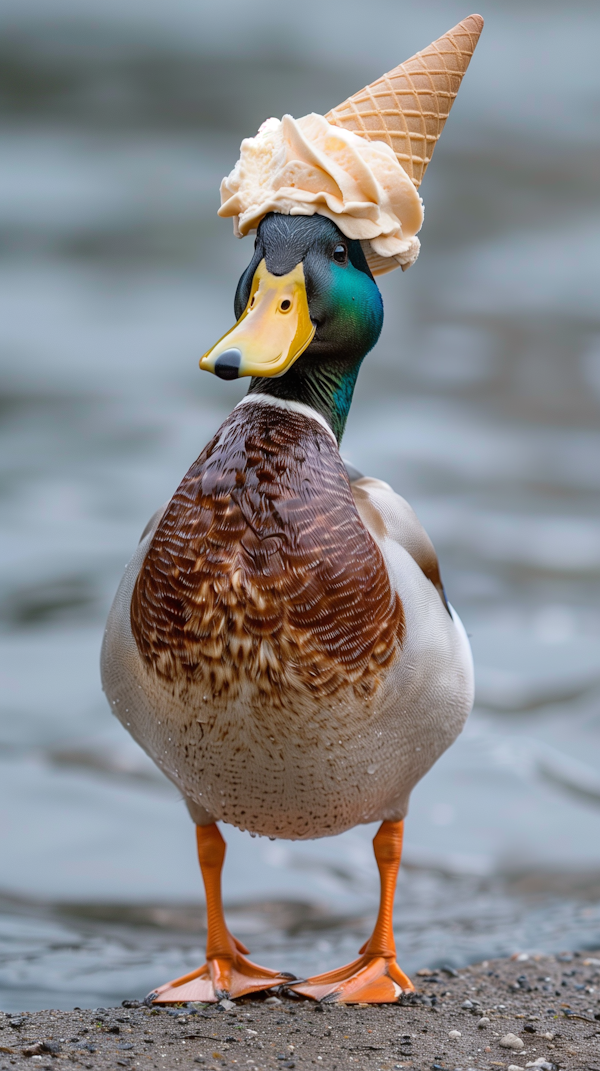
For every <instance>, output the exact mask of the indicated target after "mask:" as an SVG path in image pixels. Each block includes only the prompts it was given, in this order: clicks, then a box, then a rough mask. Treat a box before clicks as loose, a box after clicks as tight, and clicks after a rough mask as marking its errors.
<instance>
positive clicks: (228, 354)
mask: <svg viewBox="0 0 600 1071" xmlns="http://www.w3.org/2000/svg"><path fill="white" fill-rule="evenodd" d="M241 363H242V354H241V351H240V350H238V349H230V350H225V353H222V354H221V355H220V357H217V359H216V361H215V375H216V376H218V377H219V379H237V377H238V372H239V370H240V365H241Z"/></svg>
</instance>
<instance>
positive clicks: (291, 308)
mask: <svg viewBox="0 0 600 1071" xmlns="http://www.w3.org/2000/svg"><path fill="white" fill-rule="evenodd" d="M314 333H315V326H314V324H313V323H312V322H311V319H310V314H309V311H308V298H307V297H306V285H305V282H304V268H303V266H302V264H297V265H296V267H295V268H294V270H293V271H291V272H289V273H288V274H287V275H271V273H270V272H269V271H267V265H266V263H265V261H264V259H263V260H261V262H260V264H259V265H258V268H257V269H256V271H255V273H254V278H253V280H252V289H251V291H250V297H249V299H248V304H247V305H246V308H245V309H244V311H243V313H242V315H241V316H240V318H239V320H238V322H237V323H236V325H235V327H232V329H231V331H228V332H227V334H226V335H223V338H221V339H219V341H218V342H217V344H216V346H213V348H212V349H210V350H208V352H207V353H205V354H204V357H201V358H200V368H202V369H203V370H204V371H205V372H214V374H215V375H216V376H219V377H220V378H221V379H238V378H239V377H240V376H280V375H282V373H283V372H285V371H286V370H287V369H288V368H289V367H290V366H291V365H292V364H293V363H294V361H295V360H296V359H297V358H298V357H299V356H300V354H301V353H303V352H304V350H305V349H306V347H307V346H309V345H310V343H311V342H312V339H313V335H314Z"/></svg>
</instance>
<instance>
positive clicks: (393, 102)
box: [326, 15, 483, 189]
mask: <svg viewBox="0 0 600 1071" xmlns="http://www.w3.org/2000/svg"><path fill="white" fill-rule="evenodd" d="M482 29H483V19H482V18H481V15H469V17H468V18H466V19H463V21H462V22H459V23H458V26H455V27H454V29H452V30H449V31H448V33H446V34H444V36H443V37H440V38H438V40H437V41H434V42H433V44H431V45H429V47H428V48H424V49H423V51H422V52H417V54H416V56H413V57H412V58H411V59H409V60H406V62H405V63H401V64H400V66H399V67H395V68H394V70H393V71H390V72H389V73H388V74H384V75H383V76H382V77H381V78H378V79H377V81H376V82H372V83H371V85H370V86H366V87H365V88H364V89H361V90H360V92H359V93H355V94H354V96H353V97H349V98H348V100H346V101H344V103H343V104H340V105H339V106H338V107H337V108H333V109H332V110H331V111H330V112H329V114H328V115H327V116H326V118H327V119H328V121H329V122H330V123H332V124H333V125H334V126H341V127H345V128H346V129H347V130H353V131H354V132H355V133H356V134H362V136H363V137H365V138H368V139H369V141H385V142H387V144H388V145H390V146H391V148H392V149H393V150H394V152H395V153H396V156H397V157H398V160H399V162H400V164H401V165H402V167H403V168H404V170H405V171H406V173H407V174H408V175H410V177H411V178H412V180H413V182H414V184H415V186H416V187H417V189H418V188H419V186H420V184H421V181H422V179H423V175H424V174H425V169H426V167H427V164H428V163H429V161H430V160H431V156H432V153H433V150H434V149H435V146H436V142H437V140H438V138H439V136H440V134H441V132H442V130H443V129H444V123H445V122H446V119H447V118H448V114H449V112H450V109H451V107H452V105H453V103H454V98H455V96H456V94H457V93H458V90H459V88H460V83H461V81H462V77H463V75H464V73H465V71H466V69H467V67H468V66H469V61H470V59H471V56H472V55H473V52H474V51H475V46H476V44H477V42H478V40H479V35H480V33H481V31H482Z"/></svg>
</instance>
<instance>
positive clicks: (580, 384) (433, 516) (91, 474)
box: [0, 0, 600, 1008]
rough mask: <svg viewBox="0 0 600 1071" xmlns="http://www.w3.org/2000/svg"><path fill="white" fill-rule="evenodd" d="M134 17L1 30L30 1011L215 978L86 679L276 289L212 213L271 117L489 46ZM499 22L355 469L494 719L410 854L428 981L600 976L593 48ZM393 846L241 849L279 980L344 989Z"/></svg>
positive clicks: (10, 797)
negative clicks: (419, 539) (185, 979)
mask: <svg viewBox="0 0 600 1071" xmlns="http://www.w3.org/2000/svg"><path fill="white" fill-rule="evenodd" d="M123 7H124V6H123V5H122V4H117V3H116V2H115V3H114V4H112V3H108V2H105V3H103V4H102V5H100V4H99V3H96V0H89V2H88V3H86V4H81V3H77V4H75V3H72V4H70V3H69V2H68V0H52V2H51V3H50V4H48V3H47V2H44V3H41V0H40V2H39V3H36V2H34V0H19V3H18V4H17V3H16V2H12V0H11V2H9V3H5V5H4V8H3V13H2V15H1V16H0V18H1V20H2V37H1V42H2V43H1V44H0V106H1V111H0V137H1V140H2V160H3V168H2V174H1V176H0V223H1V225H2V231H3V235H4V240H3V244H2V247H1V249H0V283H1V287H0V306H1V310H0V444H1V449H0V501H1V506H2V509H1V522H0V523H1V528H0V540H1V547H2V552H1V557H0V594H1V597H2V601H1V607H0V627H1V634H0V681H1V683H2V689H1V703H2V706H1V711H0V859H1V863H0V893H1V894H2V895H1V896H0V994H1V995H0V1003H1V1004H2V1006H3V1007H5V1008H24V1007H39V1006H43V1005H48V1004H50V1005H53V1006H72V1005H73V1004H78V1005H80V1006H84V1005H92V1006H94V1005H97V1004H103V1003H108V1002H111V1001H117V1000H120V999H122V998H123V997H125V996H130V995H132V994H133V995H139V994H140V993H141V992H143V991H145V990H147V989H149V988H150V987H151V986H153V985H155V984H156V983H157V982H161V981H164V980H165V979H166V978H167V977H170V976H173V975H175V974H177V973H179V972H180V971H182V970H183V969H185V968H186V967H187V966H188V965H194V964H195V963H196V962H197V959H198V957H199V956H200V954H201V952H200V948H201V944H202V930H201V927H202V919H201V912H200V910H199V909H198V910H196V908H195V907H194V905H195V904H196V903H199V902H200V898H201V890H200V880H199V875H198V874H197V870H196V864H195V859H194V851H193V829H192V826H191V824H190V822H189V819H188V818H187V815H186V813H185V810H184V807H183V805H182V804H181V802H180V800H179V799H178V797H177V794H176V793H175V791H174V789H173V788H172V787H171V786H170V785H169V784H168V783H167V782H165V780H164V779H163V778H162V775H160V774H159V773H158V771H157V770H156V769H155V768H154V767H153V766H152V764H151V763H150V762H149V760H147V759H146V758H145V756H144V755H143V754H142V753H141V752H140V751H139V750H138V749H137V747H136V746H135V745H134V744H133V742H132V741H131V740H130V739H129V738H128V737H127V735H126V734H125V733H124V731H123V729H122V728H121V727H120V725H118V724H117V723H116V722H114V721H113V720H112V719H111V717H110V714H109V711H108V707H107V705H106V703H105V700H104V698H103V696H102V693H101V691H100V685H99V678H98V666H97V664H98V651H99V647H100V642H101V636H102V629H103V623H104V620H105V616H106V613H107V610H108V606H109V604H110V601H111V598H112V595H113V593H114V590H115V588H116V585H117V583H118V580H119V577H120V575H121V572H122V569H123V567H124V565H125V563H126V561H127V559H128V557H129V555H130V553H131V551H132V548H133V547H134V545H135V543H136V542H137V539H138V537H139V534H140V532H141V530H142V528H143V527H144V525H145V523H146V520H147V519H148V517H149V516H150V514H151V513H152V512H153V511H154V509H155V508H156V507H157V506H158V505H159V504H160V503H162V502H163V501H165V500H166V499H167V498H168V497H169V496H170V495H171V494H172V492H173V490H174V488H175V487H176V486H177V483H178V482H179V480H180V478H181V476H182V474H183V473H184V472H185V471H186V469H187V467H188V466H189V464H190V462H191V461H192V460H193V459H194V458H195V457H196V456H197V454H198V453H199V451H200V449H201V448H202V446H203V445H204V444H205V442H206V441H207V439H208V438H209V437H210V435H211V434H212V433H213V431H214V430H215V429H216V427H217V426H218V424H219V423H220V421H221V420H222V419H223V418H224V416H225V415H226V414H227V413H228V412H229V410H230V409H231V407H232V406H233V405H234V404H235V402H236V401H237V400H238V399H239V397H240V396H241V394H242V393H243V389H244V388H243V385H242V387H241V388H240V387H239V386H238V385H235V384H223V383H220V382H219V381H217V380H216V379H214V377H211V376H205V375H201V374H200V373H199V371H198V368H197V362H198V357H199V355H200V354H201V353H202V352H204V350H205V349H207V348H208V346H209V345H210V344H211V342H213V341H214V339H215V338H218V337H219V336H220V335H221V334H223V332H224V331H225V330H226V329H227V327H228V326H230V324H231V322H232V298H233V292H234V288H235V283H236V281H237V278H238V276H239V274H240V272H241V270H242V269H243V267H245V264H246V262H247V260H248V258H249V256H250V253H249V247H248V246H247V245H246V243H244V242H236V241H234V239H233V238H232V236H231V231H230V225H229V223H228V222H224V221H220V220H217V219H216V218H215V212H216V207H217V190H218V183H219V180H220V178H221V176H222V174H223V173H225V172H226V171H228V170H229V168H230V167H231V166H232V164H233V162H234V161H235V159H236V156H237V147H238V145H239V141H240V138H241V137H243V136H245V135H247V134H250V133H252V132H253V131H254V130H255V129H256V128H257V126H258V124H259V123H260V122H261V121H262V120H263V119H264V118H265V117H266V116H267V115H269V114H277V115H280V114H281V113H282V112H284V111H286V110H288V111H290V112H292V113H293V114H296V115H301V114H303V113H305V112H306V111H308V110H310V109H311V108H312V109H315V110H318V111H326V110H327V109H328V108H329V107H330V106H331V105H332V104H335V103H336V102H337V101H339V100H341V99H343V98H344V97H345V96H346V95H347V94H348V93H349V92H351V91H353V90H354V89H356V88H357V87H358V86H359V85H361V84H363V83H364V82H365V81H367V80H370V79H372V78H374V77H376V76H377V75H378V74H379V73H380V72H381V71H382V70H384V69H388V68H389V67H391V66H393V65H394V64H395V63H396V62H398V60H399V59H401V58H403V57H404V56H405V55H407V54H409V53H410V52H411V51H415V50H416V49H417V48H419V47H422V46H423V45H424V44H426V43H427V42H428V41H429V40H430V39H432V38H433V37H435V36H437V35H438V34H439V33H441V32H443V31H444V30H445V29H446V28H447V27H448V26H450V25H452V24H453V23H454V22H455V21H457V20H458V19H459V18H461V17H463V16H464V14H465V13H466V11H464V10H463V9H462V8H459V7H457V6H456V5H455V4H454V3H450V2H447V3H437V4H431V5H428V10H427V12H422V11H417V6H416V5H413V4H408V3H400V4H397V5H394V6H392V5H389V4H388V3H386V2H385V0H376V2H373V3H372V4H371V5H370V8H369V11H370V16H369V17H370V20H371V22H370V29H372V30H373V32H372V40H370V41H369V45H368V47H365V35H364V33H363V32H362V30H361V18H363V15H362V14H361V12H362V8H359V6H358V5H355V4H353V3H348V2H346V3H344V4H343V5H342V4H341V3H338V2H337V0H332V2H331V3H330V4H329V5H328V6H327V7H326V9H325V11H323V6H322V5H317V4H316V2H314V0H310V2H307V3H305V4H304V5H303V10H304V11H305V13H306V16H305V18H304V20H303V21H302V22H301V23H299V24H296V23H294V26H293V32H292V28H291V26H290V24H289V22H288V21H287V18H288V16H287V15H286V14H280V13H279V8H278V7H277V6H276V5H275V4H271V3H267V2H263V3H259V4H258V5H252V9H251V11H252V18H250V16H249V14H248V12H249V11H250V8H249V6H248V5H243V4H241V2H240V3H238V2H237V0H236V2H235V3H233V4H231V5H230V7H231V25H235V30H236V32H235V34H233V33H232V32H231V29H230V27H228V26H223V25H221V24H220V23H219V21H218V20H217V19H216V18H215V15H214V13H213V11H212V8H211V7H210V6H209V5H208V4H207V3H206V4H205V3H194V4H192V3H189V4H188V3H186V2H185V0H178V2H172V3H171V4H169V5H167V6H166V7H165V6H164V5H161V4H154V3H150V2H147V3H145V4H144V5H142V4H141V3H138V2H137V0H135V2H134V0H131V2H130V3H129V4H128V5H126V6H125V7H126V16H125V15H124V14H123ZM482 13H483V14H484V16H485V17H486V21H487V25H486V29H485V31H484V36H483V38H482V41H481V44H480V46H479V49H478V51H477V53H476V55H475V59H474V61H473V65H472V68H471V70H470V71H469V73H468V75H467V78H466V80H465V82H464V85H463V88H462V90H461V95H460V96H459V99H458V103H457V105H456V108H455V110H454V112H453V113H452V117H451V119H450V121H449V123H448V127H447V130H446V133H445V134H444V138H443V139H442V142H441V144H440V146H439V148H438V149H437V150H436V156H435V159H434V162H433V165H432V167H431V169H430V172H428V175H427V178H426V181H425V183H424V185H423V191H422V192H423V196H424V200H425V204H426V224H425V228H424V231H423V251H422V255H421V258H420V260H419V262H418V265H417V266H416V267H415V268H413V269H412V270H411V271H410V272H408V273H406V274H404V275H401V274H400V273H394V274H392V275H391V276H388V277H386V278H384V279H383V280H382V282H381V288H382V291H383V295H384V302H385V309H386V323H385V328H384V333H383V336H382V339H381V341H380V343H379V345H378V347H377V349H376V351H375V352H374V353H373V354H372V355H370V356H369V358H368V360H367V362H365V366H364V368H363V371H362V373H361V377H360V380H359V386H358V389H357V394H356V400H355V403H354V406H353V409H352V413H351V417H350V421H349V425H348V431H347V435H346V438H345V441H344V454H345V456H347V457H349V458H350V459H351V460H352V461H353V462H354V464H356V466H357V467H358V468H360V469H361V470H362V471H364V472H366V473H369V474H372V475H376V476H379V477H381V478H383V479H386V480H388V481H389V482H390V483H392V484H393V485H394V487H395V488H396V489H397V490H398V491H399V492H401V493H402V494H403V495H405V496H406V497H407V498H408V499H409V500H410V501H411V503H412V504H413V505H414V506H415V508H416V510H417V512H418V514H419V516H420V517H421V519H422V520H423V522H424V523H425V525H426V527H427V529H428V530H429V532H430V534H431V536H432V538H433V540H434V542H435V544H436V547H437V549H438V552H439V556H440V560H441V564H442V571H443V575H444V580H445V583H446V587H447V589H448V591H449V594H450V597H451V599H452V602H453V603H454V604H455V605H456V606H457V608H458V609H459V611H460V613H461V616H462V617H463V620H464V621H465V623H466V625H467V628H468V631H469V633H470V634H471V637H472V645H473V650H474V655H475V662H476V671H477V706H476V710H475V712H474V714H473V716H472V718H471V719H470V721H469V724H468V726H467V729H466V730H465V732H464V734H463V735H462V737H461V738H460V740H459V741H458V742H457V743H456V745H455V746H454V747H453V748H452V749H451V751H450V752H448V753H447V754H446V755H445V756H444V757H443V758H442V760H441V761H440V762H439V763H438V764H437V766H436V767H435V768H434V769H433V770H432V771H431V773H430V774H429V775H428V776H427V777H426V778H425V779H424V781H423V782H422V783H421V784H420V785H419V786H418V787H417V789H416V790H415V792H414V794H413V800H412V809H411V814H410V817H409V819H408V821H407V830H406V837H407V844H406V853H405V859H406V863H407V866H406V868H405V870H404V871H403V874H402V877H401V881H400V884H399V893H398V919H397V922H398V942H399V947H400V949H401V950H402V951H401V955H402V963H403V965H404V966H406V967H407V968H408V969H409V970H413V969H415V968H417V967H419V966H422V965H433V964H434V963H435V962H438V963H439V962H442V961H443V962H453V963H460V962H465V961H466V960H468V959H474V958H477V957H481V956H485V955H492V954H493V953H495V952H502V951H510V952H512V951H514V950H515V949H522V948H532V949H533V948H553V949H555V950H556V949H559V948H561V947H564V946H567V945H573V946H577V945H581V946H587V947H590V946H593V945H594V944H596V945H600V907H599V901H600V748H599V743H600V703H599V699H600V600H599V598H598V596H599V594H600V512H599V509H598V504H599V491H600V466H599V465H598V457H599V456H600V431H599V424H598V416H599V411H600V315H599V312H598V300H597V293H598V278H599V275H600V241H599V237H600V202H599V200H598V184H597V177H598V174H599V173H600V137H599V134H600V131H599V128H598V120H597V112H598V107H597V106H598V100H599V98H600V76H599V75H598V68H597V64H595V63H594V53H593V47H594V40H597V39H598V33H599V31H600V11H599V10H598V9H597V7H595V6H594V5H589V6H588V5H585V4H574V5H571V6H570V8H569V12H568V13H567V12H566V11H562V10H561V9H560V8H559V7H558V6H554V5H548V4H541V3H540V4H535V3H529V4H527V3H526V4H522V5H519V8H518V10H517V9H515V8H514V6H513V5H512V4H509V3H506V4H504V3H501V2H495V3H493V2H491V0H490V2H489V3H484V4H483V6H482ZM317 14H318V19H317ZM317 22H318V25H319V32H318V33H315V29H314V27H315V26H316V25H317ZM379 24H383V25H385V26H386V27H389V28H390V33H379V32H375V31H376V28H377V27H378V26H379ZM392 30H393V32H391V31H392ZM333 41H335V48H332V42H333ZM588 53H589V54H588ZM565 56H567V57H577V62H574V60H573V58H570V59H569V61H568V65H567V66H568V78H567V77H566V76H565V74H564V71H565V63H566V62H567V61H566V60H565V59H564V57H565ZM507 73H508V74H509V75H510V77H507ZM372 835H373V830H372V829H371V828H362V829H358V830H354V831H352V832H350V833H348V834H345V835H344V836H343V837H339V838H335V839H334V840H332V841H320V842H313V843H309V844H296V845H291V844H288V843H285V842H281V843H279V842H277V843H270V842H269V841H265V840H261V839H256V840H252V839H250V838H249V837H247V836H245V835H242V834H240V833H238V832H237V831H235V830H229V829H228V830H227V831H226V836H227V839H228V842H229V845H230V847H229V855H228V861H227V867H226V873H225V892H226V899H227V901H228V902H229V903H230V904H231V905H232V916H231V917H232V923H234V924H235V926H236V928H237V930H238V931H239V933H240V936H242V937H244V936H245V935H248V936H249V937H250V939H251V941H252V948H253V953H254V954H255V955H258V954H260V955H262V957H263V959H264V960H265V962H268V963H273V965H275V964H277V965H278V966H280V967H281V966H283V967H287V968H288V969H291V970H296V971H297V972H299V973H302V972H304V971H307V970H311V969H315V968H322V967H325V966H327V965H334V964H335V963H336V961H337V960H339V957H340V955H342V956H346V957H347V956H348V955H350V954H351V953H353V952H354V950H355V948H356V943H357V940H358V938H359V936H360V934H363V933H365V932H366V931H367V928H368V925H369V919H370V918H371V916H372V913H373V910H374V907H375V904H376V898H377V883H376V877H375V867H374V864H373V861H372V858H371V852H370V844H369V841H370V838H371V837H372Z"/></svg>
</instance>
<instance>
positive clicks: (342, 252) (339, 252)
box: [333, 242, 348, 264]
mask: <svg viewBox="0 0 600 1071" xmlns="http://www.w3.org/2000/svg"><path fill="white" fill-rule="evenodd" d="M347 253H348V250H347V249H346V246H345V245H342V243H341V242H340V244H339V245H336V247H335V249H334V251H333V259H334V260H335V261H336V263H337V264H345V262H346V255H347Z"/></svg>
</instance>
